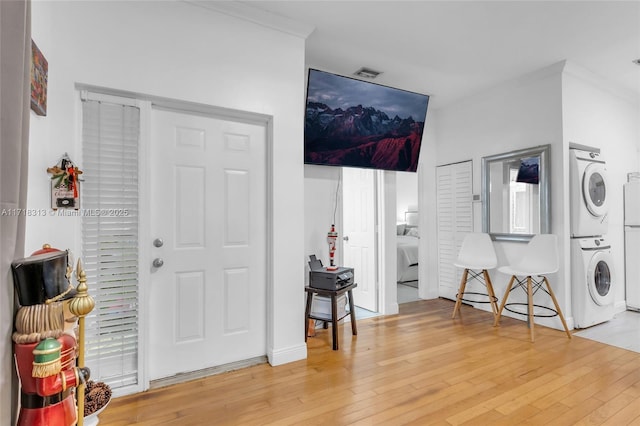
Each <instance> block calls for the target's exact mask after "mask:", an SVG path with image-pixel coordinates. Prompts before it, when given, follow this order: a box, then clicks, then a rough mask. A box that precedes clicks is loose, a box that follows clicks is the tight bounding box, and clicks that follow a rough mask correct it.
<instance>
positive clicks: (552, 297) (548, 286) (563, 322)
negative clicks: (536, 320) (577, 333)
mask: <svg viewBox="0 0 640 426" xmlns="http://www.w3.org/2000/svg"><path fill="white" fill-rule="evenodd" d="M543 278H544V283H545V284H546V285H547V289H548V290H549V296H551V300H553V304H554V305H555V306H556V310H557V311H558V316H559V317H560V321H562V326H563V327H564V331H565V332H566V333H567V336H568V337H569V339H571V333H570V332H569V327H567V322H566V321H565V320H564V315H562V311H561V310H560V305H558V300H557V299H556V295H555V294H553V290H551V286H550V285H549V280H547V277H543Z"/></svg>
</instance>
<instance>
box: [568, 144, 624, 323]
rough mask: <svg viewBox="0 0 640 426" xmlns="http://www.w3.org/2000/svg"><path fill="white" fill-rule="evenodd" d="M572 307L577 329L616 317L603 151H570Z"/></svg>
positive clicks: (576, 149)
mask: <svg viewBox="0 0 640 426" xmlns="http://www.w3.org/2000/svg"><path fill="white" fill-rule="evenodd" d="M569 158H570V174H571V176H570V183H569V185H570V187H569V192H570V197H571V201H570V205H571V304H572V308H573V320H574V326H575V328H587V327H590V326H592V325H596V324H600V323H603V322H605V321H609V320H610V319H612V318H613V315H614V313H615V309H614V299H613V298H614V288H613V286H614V285H615V283H616V278H615V271H614V268H613V259H612V257H611V246H610V245H609V243H608V241H607V239H606V234H607V231H608V222H609V221H608V213H609V194H608V191H609V188H608V187H607V169H606V163H605V161H604V160H603V159H602V157H601V156H600V150H598V149H593V148H588V147H581V148H571V149H569Z"/></svg>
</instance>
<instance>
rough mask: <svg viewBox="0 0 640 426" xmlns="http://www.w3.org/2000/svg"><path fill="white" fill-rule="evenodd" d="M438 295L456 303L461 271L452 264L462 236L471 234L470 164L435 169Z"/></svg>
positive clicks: (460, 244)
mask: <svg viewBox="0 0 640 426" xmlns="http://www.w3.org/2000/svg"><path fill="white" fill-rule="evenodd" d="M436 179H437V182H436V185H437V188H436V191H437V200H436V202H437V214H438V216H437V224H438V285H439V289H438V292H439V296H440V297H444V298H447V299H452V300H455V298H456V293H457V292H458V286H459V284H460V278H461V275H462V271H461V270H458V268H456V267H455V266H453V263H454V262H455V260H456V258H457V257H458V252H459V251H460V247H461V246H462V240H463V239H464V236H465V235H466V234H468V233H469V232H473V205H472V198H473V195H472V184H473V180H472V163H471V161H465V162H462V163H456V164H449V165H446V166H439V167H437V169H436Z"/></svg>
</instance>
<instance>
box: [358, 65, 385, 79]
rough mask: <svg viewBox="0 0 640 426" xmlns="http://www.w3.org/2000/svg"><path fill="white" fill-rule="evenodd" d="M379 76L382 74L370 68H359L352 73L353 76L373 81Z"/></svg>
mask: <svg viewBox="0 0 640 426" xmlns="http://www.w3.org/2000/svg"><path fill="white" fill-rule="evenodd" d="M380 74H382V73H381V72H380V71H374V70H372V69H370V68H360V69H359V70H358V71H356V72H354V73H353V75H357V76H358V77H363V78H368V79H369V80H373V79H374V78H376V77H377V76H379V75H380Z"/></svg>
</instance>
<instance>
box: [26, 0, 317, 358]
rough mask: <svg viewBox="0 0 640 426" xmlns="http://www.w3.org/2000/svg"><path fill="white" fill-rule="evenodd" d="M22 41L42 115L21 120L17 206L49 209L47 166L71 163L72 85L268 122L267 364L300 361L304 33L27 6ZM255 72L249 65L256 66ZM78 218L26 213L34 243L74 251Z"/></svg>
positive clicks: (119, 7) (145, 8) (127, 10)
mask: <svg viewBox="0 0 640 426" xmlns="http://www.w3.org/2000/svg"><path fill="white" fill-rule="evenodd" d="M32 9H33V39H34V41H35V42H36V43H37V44H38V46H39V47H40V48H41V50H42V51H43V53H44V55H45V57H46V58H47V60H48V62H49V92H48V114H47V117H43V118H39V117H35V116H33V115H32V126H31V147H30V155H31V159H30V176H29V182H30V191H29V198H28V207H29V208H31V209H40V208H42V209H48V208H49V196H48V193H47V188H48V184H49V176H48V175H47V173H46V168H47V167H49V166H52V165H53V164H55V163H56V162H57V161H58V159H59V158H60V156H61V155H62V154H63V153H64V152H68V153H69V155H70V156H71V158H72V159H73V160H74V161H75V162H76V163H77V164H78V165H79V167H80V168H81V169H82V163H81V159H82V155H81V143H80V138H79V130H80V123H79V118H80V117H79V108H78V107H79V102H78V93H77V92H76V90H75V89H74V85H75V84H76V83H85V84H89V85H95V86H102V87H107V88H111V89H118V90H125V91H131V92H137V93H143V94H147V95H154V96H161V97H166V98H173V99H178V100H184V101H189V102H197V103H202V104H207V105H213V106H219V107H224V108H230V109H237V110H243V111H250V112H255V113H260V114H266V115H270V116H272V117H273V148H272V151H273V156H272V160H271V161H272V170H273V177H272V183H273V188H274V189H273V196H272V199H271V200H270V202H271V209H272V212H273V239H272V241H271V244H270V247H269V249H268V251H269V255H270V256H271V258H272V259H273V270H272V276H271V277H270V278H271V281H272V283H273V294H272V297H271V298H270V299H269V301H268V303H269V309H268V311H269V315H270V320H271V321H272V322H273V334H272V335H271V336H270V338H269V347H268V348H267V349H268V355H269V357H270V360H271V362H272V363H274V364H279V363H283V362H288V361H292V360H296V359H301V358H304V357H306V345H305V344H304V334H303V333H302V330H303V329H302V320H301V318H302V317H303V315H304V304H303V300H304V290H303V283H304V268H303V263H302V262H301V260H302V256H303V255H302V254H303V252H304V239H303V233H302V232H291V230H292V229H293V230H302V229H303V227H304V219H303V217H304V216H303V214H304V206H303V203H302V202H301V200H302V198H303V196H304V192H303V191H304V186H303V164H302V158H303V154H302V149H303V146H302V139H303V99H304V89H305V87H304V76H305V68H304V43H305V41H304V38H302V37H297V36H292V35H289V34H285V33H283V32H280V31H275V30H272V29H268V28H266V27H264V26H259V25H255V24H252V23H249V22H247V21H243V20H240V19H236V18H232V17H229V16H227V15H224V14H220V13H218V12H214V11H211V10H207V9H204V8H200V7H196V6H193V5H190V4H187V3H184V2H164V1H157V2H146V1H143V2H101V1H95V2H44V1H42V2H41V1H37V0H36V1H34V2H33V5H32ZM256 70H259V72H256ZM79 226H80V221H79V219H78V218H61V217H44V218H40V217H38V218H30V220H29V221H28V223H27V242H26V247H27V252H31V251H33V250H35V249H37V248H38V247H40V245H41V244H42V243H44V242H47V243H50V244H51V245H53V246H54V247H59V248H70V249H71V250H72V251H74V252H75V253H76V255H77V256H81V253H80V247H81V246H80V237H79V232H80V230H79Z"/></svg>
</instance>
